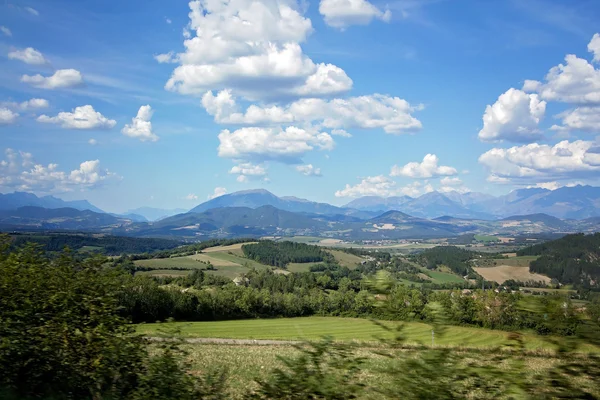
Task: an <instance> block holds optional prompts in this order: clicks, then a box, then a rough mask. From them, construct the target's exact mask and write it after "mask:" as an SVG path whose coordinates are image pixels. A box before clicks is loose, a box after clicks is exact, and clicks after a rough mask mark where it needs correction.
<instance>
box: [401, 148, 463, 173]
mask: <svg viewBox="0 0 600 400" xmlns="http://www.w3.org/2000/svg"><path fill="white" fill-rule="evenodd" d="M438 162H439V159H438V157H437V156H436V155H435V154H427V155H425V157H423V161H422V162H420V163H419V162H410V163H408V164H406V165H404V166H403V167H399V166H397V165H394V166H393V167H392V171H391V172H390V176H406V177H409V178H432V177H437V176H451V175H456V174H458V171H456V169H455V168H453V167H449V166H446V165H440V166H438Z"/></svg>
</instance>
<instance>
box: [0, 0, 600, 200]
mask: <svg viewBox="0 0 600 400" xmlns="http://www.w3.org/2000/svg"><path fill="white" fill-rule="evenodd" d="M598 21H600V2H598V1H596V0H577V1H558V0H527V1H526V2H525V1H521V0H497V1H479V0H396V1H394V0H390V1H378V0H371V1H370V2H369V1H366V0H312V1H304V0H299V1H295V0H262V1H251V0H226V1H225V0H197V1H191V2H186V1H177V0H173V1H162V0H160V1H159V0H144V1H137V0H128V1H116V0H80V1H76V2H75V1H72V0H53V1H52V2H49V1H36V0H27V1H22V2H21V1H16V0H14V1H13V0H8V1H4V2H3V3H2V4H0V192H2V193H9V192H13V191H27V192H33V193H36V194H38V195H48V194H50V195H55V196H57V197H61V198H64V199H67V200H74V199H88V200H89V201H91V202H92V203H93V204H95V205H96V206H98V207H100V208H102V209H104V210H106V211H111V212H123V211H126V210H129V209H133V208H136V207H141V206H149V207H158V208H175V207H180V208H186V209H188V208H192V207H194V206H195V205H197V204H199V203H201V202H203V201H206V200H207V199H209V198H212V197H214V196H219V195H222V194H225V193H231V192H234V191H238V190H245V189H255V188H265V189H267V190H269V191H271V192H273V193H275V194H277V195H293V196H297V197H302V198H307V199H310V200H313V201H322V202H329V203H332V204H336V205H342V204H345V203H347V202H349V201H351V200H353V199H354V198H357V197H361V196H365V195H377V196H384V197H387V196H396V195H409V196H413V197H417V196H419V195H421V194H423V193H426V192H429V191H433V190H437V191H441V192H449V191H458V192H461V193H465V192H469V191H474V192H484V193H489V194H493V195H501V194H505V193H508V192H510V191H511V190H514V189H518V188H524V187H536V186H537V187H544V188H548V189H556V188H558V187H562V186H568V185H576V184H590V185H598V184H599V183H600V35H599V33H598V32H600V26H599V25H598Z"/></svg>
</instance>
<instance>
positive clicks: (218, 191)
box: [208, 186, 227, 200]
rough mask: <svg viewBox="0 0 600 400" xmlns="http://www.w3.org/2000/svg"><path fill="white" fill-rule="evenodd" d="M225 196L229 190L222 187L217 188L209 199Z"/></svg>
mask: <svg viewBox="0 0 600 400" xmlns="http://www.w3.org/2000/svg"><path fill="white" fill-rule="evenodd" d="M224 194H227V189H225V188H224V187H221V186H217V187H216V188H215V190H214V192H213V194H209V195H208V199H209V200H210V199H214V198H216V197H220V196H223V195H224Z"/></svg>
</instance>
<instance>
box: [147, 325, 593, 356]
mask: <svg viewBox="0 0 600 400" xmlns="http://www.w3.org/2000/svg"><path fill="white" fill-rule="evenodd" d="M383 323H384V324H386V325H387V326H388V327H390V328H396V327H398V326H399V325H402V326H403V329H402V335H403V337H405V338H406V343H408V344H422V345H431V331H432V329H433V328H432V325H429V324H425V323H420V322H404V323H400V322H383ZM136 329H137V332H138V333H140V334H143V335H144V336H149V337H153V336H169V335H165V334H164V332H165V331H167V332H168V331H170V330H173V329H177V330H178V331H179V333H178V336H180V337H185V338H223V339H270V340H318V339H320V338H322V337H324V336H331V337H332V338H333V339H334V340H338V341H346V342H353V341H357V342H376V341H378V339H379V338H387V339H392V338H394V337H395V335H396V333H395V332H394V331H392V332H390V331H386V330H384V329H382V328H381V327H380V326H378V325H377V324H375V323H374V322H372V321H370V320H367V319H360V318H340V317H301V318H275V319H252V320H236V321H216V322H212V321H211V322H170V323H156V324H140V325H137V327H136ZM435 329H437V331H436V332H434V341H435V344H436V345H444V346H459V347H477V348H482V347H495V346H502V345H507V344H508V343H509V339H508V336H509V332H505V331H499V330H491V329H484V328H476V327H463V326H438V327H437V328H435ZM523 338H524V341H525V345H526V347H527V348H528V349H545V348H552V345H551V344H550V343H549V342H547V341H546V340H545V338H544V337H541V336H536V335H532V334H525V335H523ZM584 349H585V350H586V351H594V352H600V349H599V348H597V347H594V346H591V345H587V346H586V347H584Z"/></svg>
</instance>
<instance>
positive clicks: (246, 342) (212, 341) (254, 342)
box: [146, 337, 301, 346]
mask: <svg viewBox="0 0 600 400" xmlns="http://www.w3.org/2000/svg"><path fill="white" fill-rule="evenodd" d="M146 339H149V340H151V341H153V342H164V341H175V340H177V341H179V340H181V341H183V342H185V343H206V344H240V345H255V346H273V345H291V344H298V343H301V342H299V341H296V340H266V339H224V338H177V339H174V338H162V337H146Z"/></svg>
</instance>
